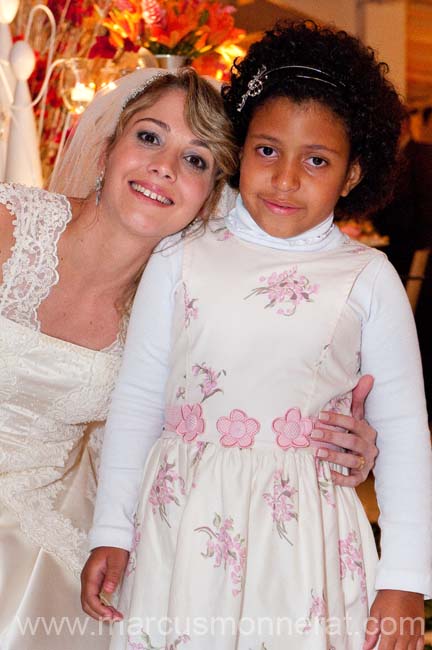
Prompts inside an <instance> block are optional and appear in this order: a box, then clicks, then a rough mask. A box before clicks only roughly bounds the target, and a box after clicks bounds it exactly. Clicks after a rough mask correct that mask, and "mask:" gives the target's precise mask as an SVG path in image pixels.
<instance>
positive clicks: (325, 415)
mask: <svg viewBox="0 0 432 650" xmlns="http://www.w3.org/2000/svg"><path fill="white" fill-rule="evenodd" d="M318 418H319V419H320V420H322V422H328V421H329V420H330V415H329V414H328V413H325V412H324V411H320V414H319V416H318Z"/></svg>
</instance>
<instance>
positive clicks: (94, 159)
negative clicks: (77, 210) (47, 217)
mask: <svg viewBox="0 0 432 650" xmlns="http://www.w3.org/2000/svg"><path fill="white" fill-rule="evenodd" d="M161 74H166V72H164V71H163V70H161V69H160V68H143V69H140V70H136V71H135V72H132V73H130V74H128V75H126V76H124V77H121V78H120V79H118V80H117V81H115V82H114V87H113V86H112V84H111V85H110V87H108V86H107V87H106V88H103V89H102V90H100V91H99V92H98V93H96V95H95V97H94V99H93V101H92V102H91V104H89V106H88V107H87V108H86V110H85V111H84V113H83V114H82V115H81V117H80V118H79V121H78V124H77V126H76V129H75V131H74V132H73V134H72V135H71V136H70V138H69V139H68V141H67V143H66V147H65V149H64V151H63V154H62V156H61V159H60V161H59V164H58V165H57V168H56V170H55V172H54V173H53V175H52V176H51V179H50V182H49V186H48V189H49V190H50V191H52V192H58V193H59V194H65V195H66V196H70V197H76V198H86V197H87V196H88V195H89V194H90V192H92V190H94V188H95V183H96V177H97V174H98V171H99V170H98V164H99V161H100V157H101V154H102V152H103V149H104V147H105V145H106V141H107V138H109V136H111V135H112V134H113V133H114V130H115V128H116V126H117V123H118V120H119V118H120V114H121V112H122V110H123V107H124V105H125V103H126V102H127V100H128V98H129V97H130V96H131V95H132V94H133V91H134V90H135V89H138V88H140V87H142V86H144V85H145V84H146V83H147V82H149V81H150V80H151V79H152V78H154V77H156V76H157V75H161Z"/></svg>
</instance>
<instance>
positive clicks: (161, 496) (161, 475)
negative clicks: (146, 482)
mask: <svg viewBox="0 0 432 650" xmlns="http://www.w3.org/2000/svg"><path fill="white" fill-rule="evenodd" d="M176 483H178V484H179V489H180V494H182V495H185V494H186V484H185V481H184V479H183V478H182V477H181V476H180V474H178V473H177V472H176V471H175V463H169V462H168V457H167V455H165V456H164V459H163V462H162V463H161V465H160V467H159V471H158V473H157V475H156V478H155V480H154V481H153V485H152V487H151V490H150V496H149V502H150V503H151V506H152V511H153V514H156V512H157V510H159V514H160V517H161V519H162V521H164V522H165V523H166V524H167V525H168V527H171V526H170V523H169V521H168V512H167V506H168V505H169V504H171V503H175V505H177V506H179V505H180V500H179V498H178V496H177V494H176Z"/></svg>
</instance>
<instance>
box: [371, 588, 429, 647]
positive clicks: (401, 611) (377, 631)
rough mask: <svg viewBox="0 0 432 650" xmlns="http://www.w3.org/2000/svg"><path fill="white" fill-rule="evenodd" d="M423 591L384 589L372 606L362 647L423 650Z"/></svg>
mask: <svg viewBox="0 0 432 650" xmlns="http://www.w3.org/2000/svg"><path fill="white" fill-rule="evenodd" d="M423 634H424V600H423V595H422V594H415V593H412V592H409V591H396V590H393V589H383V590H382V591H379V592H378V595H377V597H376V598H375V600H374V603H373V605H372V607H371V611H370V616H369V620H368V624H367V629H366V637H365V639H366V640H365V642H364V645H363V650H372V648H375V647H376V644H377V643H378V639H379V638H380V635H381V638H380V644H379V650H423V648H424V638H423Z"/></svg>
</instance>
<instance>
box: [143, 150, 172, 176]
mask: <svg viewBox="0 0 432 650" xmlns="http://www.w3.org/2000/svg"><path fill="white" fill-rule="evenodd" d="M148 169H149V172H150V173H151V174H155V175H157V176H160V177H161V178H165V179H166V180H170V181H174V180H175V179H176V178H177V164H176V160H175V158H174V156H169V155H168V154H167V153H166V152H160V153H158V154H155V155H154V156H153V157H152V159H151V161H150V162H149V165H148Z"/></svg>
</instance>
